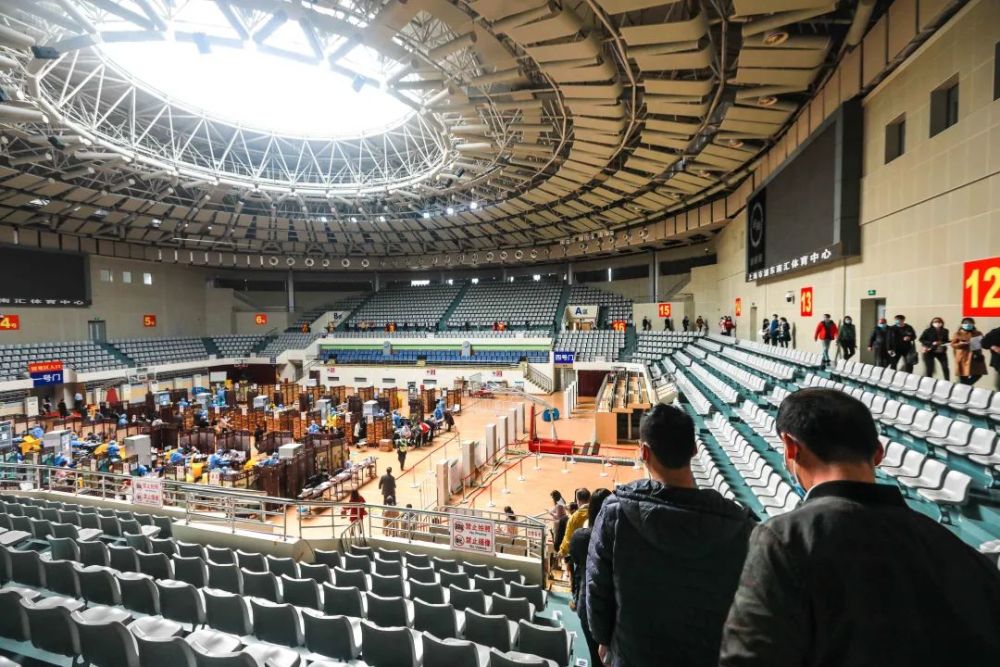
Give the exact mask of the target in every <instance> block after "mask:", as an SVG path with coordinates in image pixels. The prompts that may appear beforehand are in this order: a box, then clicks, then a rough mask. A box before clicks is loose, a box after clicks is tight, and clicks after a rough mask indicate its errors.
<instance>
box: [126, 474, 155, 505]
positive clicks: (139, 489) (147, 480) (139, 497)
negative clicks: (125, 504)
mask: <svg viewBox="0 0 1000 667" xmlns="http://www.w3.org/2000/svg"><path fill="white" fill-rule="evenodd" d="M132 502H133V503H135V504H136V505H151V506H152V507H163V480H162V479H160V478H159V477H136V478H135V479H134V480H133V481H132Z"/></svg>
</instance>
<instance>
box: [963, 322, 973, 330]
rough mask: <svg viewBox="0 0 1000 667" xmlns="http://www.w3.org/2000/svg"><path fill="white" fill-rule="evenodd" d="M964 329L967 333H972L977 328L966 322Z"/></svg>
mask: <svg viewBox="0 0 1000 667" xmlns="http://www.w3.org/2000/svg"><path fill="white" fill-rule="evenodd" d="M962 328H963V329H965V330H966V331H972V330H973V329H974V328H975V325H972V324H969V323H968V322H966V323H965V324H963V325H962Z"/></svg>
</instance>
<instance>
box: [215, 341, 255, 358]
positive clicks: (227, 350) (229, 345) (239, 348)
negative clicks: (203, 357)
mask: <svg viewBox="0 0 1000 667" xmlns="http://www.w3.org/2000/svg"><path fill="white" fill-rule="evenodd" d="M263 340H264V336H215V337H213V338H212V343H214V344H215V347H217V348H218V349H219V354H220V355H222V357H224V358H226V357H229V358H232V357H249V356H250V354H251V353H252V352H253V349H254V348H255V347H257V346H258V345H260V344H261V342H262V341H263Z"/></svg>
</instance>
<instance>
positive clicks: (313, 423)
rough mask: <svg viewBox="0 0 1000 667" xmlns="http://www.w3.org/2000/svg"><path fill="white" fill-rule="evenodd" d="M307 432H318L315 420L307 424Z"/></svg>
mask: <svg viewBox="0 0 1000 667" xmlns="http://www.w3.org/2000/svg"><path fill="white" fill-rule="evenodd" d="M309 433H319V424H317V423H316V421H315V420H313V422H312V423H311V424H309Z"/></svg>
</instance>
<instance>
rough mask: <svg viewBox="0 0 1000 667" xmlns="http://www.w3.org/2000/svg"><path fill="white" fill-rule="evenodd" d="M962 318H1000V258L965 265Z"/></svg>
mask: <svg viewBox="0 0 1000 667" xmlns="http://www.w3.org/2000/svg"><path fill="white" fill-rule="evenodd" d="M962 317H1000V257H991V258H989V259H977V260H976V261H974V262H966V263H965V264H964V265H963V267H962Z"/></svg>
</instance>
